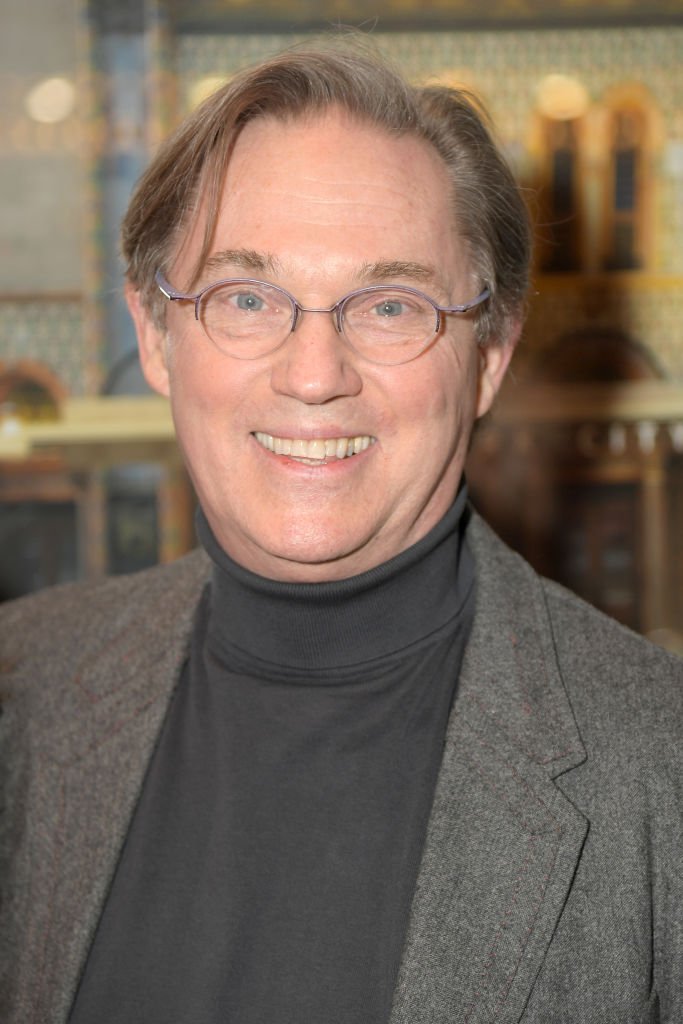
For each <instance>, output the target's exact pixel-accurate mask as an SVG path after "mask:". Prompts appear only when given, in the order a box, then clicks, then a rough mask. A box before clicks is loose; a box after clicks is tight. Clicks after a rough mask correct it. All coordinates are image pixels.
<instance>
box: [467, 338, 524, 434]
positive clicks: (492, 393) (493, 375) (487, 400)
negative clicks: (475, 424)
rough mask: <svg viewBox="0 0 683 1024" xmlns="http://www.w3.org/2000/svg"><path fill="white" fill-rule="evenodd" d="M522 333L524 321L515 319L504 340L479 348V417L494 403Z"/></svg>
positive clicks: (491, 342) (494, 341) (488, 343)
mask: <svg viewBox="0 0 683 1024" xmlns="http://www.w3.org/2000/svg"><path fill="white" fill-rule="evenodd" d="M521 333H522V321H521V320H519V321H514V322H513V323H512V324H508V331H507V337H506V338H505V340H504V341H497V340H493V341H490V342H487V343H486V344H484V345H482V346H481V347H480V348H479V386H478V393H477V419H479V417H480V416H484V415H485V414H486V413H487V412H488V411H489V409H490V408H491V406H492V405H493V399H494V398H495V397H496V395H497V394H498V390H499V388H500V386H501V384H502V383H503V378H504V377H505V373H506V371H507V368H508V366H509V364H510V360H511V359H512V356H513V353H514V351H515V347H516V345H517V342H518V341H519V336H520V334H521Z"/></svg>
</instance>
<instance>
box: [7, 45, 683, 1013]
mask: <svg viewBox="0 0 683 1024" xmlns="http://www.w3.org/2000/svg"><path fill="white" fill-rule="evenodd" d="M124 252H125V256H126V260H127V263H128V272H127V295H128V301H129V305H130V309H131V312H132V315H133V318H134V320H135V323H136V327H137V332H138V337H139V343H140V353H141V359H142V365H143V367H144V371H145V374H146V376H147V379H148V381H149V382H150V384H151V385H152V387H153V388H155V389H156V390H158V391H160V392H161V393H163V394H167V395H168V396H169V397H170V401H171V405H172V409H173V415H174V420H175V424H176V428H177V433H178V438H179V442H180V445H181V447H182V449H183V452H184V455H185V458H186V461H187V465H188V469H189V472H190V474H191V477H192V480H193V483H194V486H195V488H196V492H197V495H198V499H199V504H200V513H199V520H198V529H199V534H200V538H201V541H202V545H203V547H204V549H205V552H206V553H201V554H194V555H191V556H189V557H188V558H187V559H184V560H182V561H180V562H179V563H177V564H176V565H173V566H170V567H165V568H160V569H156V570H153V571H151V572H148V573H143V574H141V575H139V576H137V577H133V578H119V579H116V580H111V581H108V582H104V583H101V584H96V585H88V586H80V587H68V588H66V589H61V590H60V591H58V592H56V593H50V592H46V593H42V594H39V595H37V596H35V597H32V598H29V599H27V600H25V601H21V602H18V603H16V604H14V605H12V606H10V607H8V608H7V609H6V610H5V612H4V631H5V641H4V654H3V658H4V666H5V670H6V675H5V679H4V682H3V694H4V696H5V713H4V719H3V721H4V726H3V730H4V731H3V746H4V748H5V751H6V753H5V756H6V757H7V760H8V763H9V764H10V765H11V767H10V769H9V774H8V781H7V785H6V793H5V797H4V800H5V804H6V810H5V825H4V836H3V838H4V847H3V850H4V851H6V852H4V853H3V856H4V858H5V860H4V864H6V865H7V867H6V868H5V871H6V877H7V879H8V883H10V884H9V885H8V892H9V896H8V897H7V904H6V908H5V918H6V924H5V926H4V932H3V941H4V946H3V955H4V965H5V978H4V985H5V990H4V991H5V996H4V1000H5V1001H4V1010H3V1013H4V1016H3V1018H2V1019H3V1020H4V1021H8V1022H9V1021H12V1022H28V1021H31V1022H35V1021H45V1022H48V1021H49V1022H51V1024H53V1022H61V1021H67V1020H68V1021H71V1022H72V1024H81V1022H84V1021H98V1022H114V1021H116V1022H124V1021H125V1022H127V1024H130V1022H134V1021H140V1022H143V1021H144V1022H145V1024H151V1022H157V1021H158V1022H162V1021H163V1022H164V1024H169V1022H178V1024H180V1022H183V1024H185V1022H190V1021H192V1022H193V1024H194V1022H197V1024H200V1022H201V1024H204V1022H206V1024H209V1022H217V1021H231V1022H233V1021H235V1022H241V1024H243V1022H256V1021H261V1022H262V1021H278V1022H292V1024H293V1022H297V1024H303V1022H311V1024H313V1022H315V1024H319V1022H323V1021H324V1022H337V1021H338V1022H344V1024H356V1022H363V1024H379V1022H387V1021H391V1022H392V1024H398V1022H403V1024H419V1022H426V1021H430V1022H444V1024H445V1022H449V1024H452V1022H456V1021H461V1022H465V1021H468V1022H475V1021H476V1022H484V1021H490V1022H493V1021H496V1022H500V1024H502V1022H513V1021H525V1022H534V1024H541V1022H542V1024H549V1022H566V1024H570V1022H571V1024H580V1022H589V1021H590V1022H591V1024H594V1022H596V1021H601V1022H614V1024H617V1022H618V1024H624V1022H626V1021H628V1022H629V1024H635V1022H643V1024H644V1022H646V1021H647V1022H652V1021H669V1022H673V1021H680V1020H681V1019H683V923H682V919H681V909H680V908H681V905H682V903H681V898H682V897H683V878H682V868H681V864H682V860H683V854H682V852H681V851H682V850H683V823H682V816H681V778H683V773H682V772H681V767H682V766H681V721H682V712H683V687H682V686H681V683H683V674H682V672H681V665H680V663H679V662H677V661H675V660H674V659H673V658H670V657H668V656H667V655H665V654H664V653H663V652H661V651H657V650H656V649H655V648H653V647H651V646H649V645H648V644H646V643H645V642H644V641H642V640H640V639H639V638H637V637H635V636H634V635H633V634H631V633H629V632H627V631H626V630H624V629H622V628H621V627H619V626H617V625H616V624H615V623H613V622H611V621H609V620H608V619H606V618H604V617H603V616H601V615H600V614H598V613H597V612H595V611H593V610H592V609H590V608H589V607H588V606H586V605H585V604H583V603H582V602H580V601H578V599H576V598H574V597H573V596H571V595H569V594H568V593H567V592H565V591H563V590H562V589H561V588H559V587H557V586H555V585H553V584H550V583H547V582H546V581H543V580H540V579H539V578H538V577H536V576H535V574H534V573H533V572H532V570H531V569H530V568H529V567H528V566H527V565H526V564H525V563H524V562H523V561H521V560H520V559H519V558H518V557H517V556H516V555H514V554H512V553H511V552H510V551H509V550H508V549H506V548H505V547H504V546H503V545H502V544H501V543H500V541H499V540H497V538H495V536H493V534H491V532H490V531H489V530H488V529H487V528H486V526H485V525H484V524H483V523H482V522H481V521H480V520H478V518H477V517H476V515H475V514H474V513H473V512H472V511H471V510H470V509H468V507H467V504H466V494H465V485H464V481H463V465H464V460H465V454H466V451H467V446H468V442H469V439H470V435H471V431H472V427H473V424H474V423H475V421H476V419H477V418H478V417H480V416H481V415H483V414H484V413H485V412H486V411H487V410H488V409H489V407H490V405H491V402H492V401H493V398H494V396H495V394H496V392H497V390H498V388H499V386H500V383H501V380H502V378H503V376H504V373H505V370H506V367H507V365H508V362H509V359H510V356H511V354H512V351H513V349H514V345H515V342H516V340H517V337H518V335H519V331H520V325H521V319H522V306H523V301H524V295H525V290H526V282H527V273H528V261H529V231H528V226H527V221H526V215H525V212H524V207H523V204H522V202H521V200H520V197H519V194H518V191H517V189H516V187H515V185H514V182H513V180H512V177H511V175H510V173H509V171H508V170H507V168H506V166H505V164H504V162H503V161H502V159H501V157H500V156H499V154H498V152H497V151H496V149H495V146H494V145H493V143H492V141H491V139H490V137H489V134H488V132H487V129H486V128H485V126H484V124H483V122H482V119H481V116H480V115H479V114H478V113H477V111H476V109H475V107H474V106H473V105H472V104H471V103H470V101H469V100H468V99H467V98H466V97H464V96H462V95H460V94H459V93H452V92H449V91H448V90H442V89H429V90H418V89H413V88H411V87H409V86H407V85H405V84H404V83H403V82H402V81H401V80H400V78H399V77H398V76H397V75H396V74H395V73H394V72H393V71H392V70H391V69H388V68H386V67H385V66H384V65H383V64H382V63H381V62H379V61H378V60H376V59H375V58H373V57H371V56H368V55H366V54H365V53H364V52H363V51H362V50H361V51H359V50H357V49H353V48H352V49H347V48H345V47H341V48H338V49H335V48H334V47H332V48H328V49H324V48H323V49H306V50H300V51H296V50H295V51H293V52H290V53H286V54H284V55H282V56H280V57H278V58H275V59H273V60H271V61H269V62H267V63H265V64H264V65H262V66H260V67H257V68H255V69H253V70H251V71H248V72H245V73H244V74H241V75H239V76H237V78H236V79H235V80H234V81H233V82H232V83H231V84H229V85H228V86H226V87H225V88H224V89H223V90H221V91H220V92H219V93H217V94H216V95H215V96H214V97H212V98H210V99H209V100H208V101H207V103H206V104H205V105H204V106H203V107H201V108H200V109H199V110H198V111H196V112H195V113H194V114H193V115H191V116H190V118H189V119H188V121H187V122H186V123H185V124H184V125H183V126H181V128H180V129H179V130H178V131H177V132H176V134H175V135H174V136H173V138H172V139H171V140H170V141H169V142H168V143H167V145H166V146H165V147H164V148H163V149H162V150H161V152H160V153H159V154H158V156H157V157H156V159H155V160H154V161H153V163H152V165H151V167H150V169H149V170H148V171H147V173H146V175H145V176H144V178H143V179H142V181H141V183H140V185H139V187H138V190H137V193H136V195H135V196H134V198H133V201H132V203H131V207H130V209H129V212H128V214H127V217H126V220H125V223H124ZM207 554H208V558H207V557H206V555H207ZM3 866H4V865H3Z"/></svg>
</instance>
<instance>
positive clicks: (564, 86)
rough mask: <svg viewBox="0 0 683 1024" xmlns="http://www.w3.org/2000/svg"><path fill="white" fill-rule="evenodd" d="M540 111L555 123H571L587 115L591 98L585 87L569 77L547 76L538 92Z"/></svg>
mask: <svg viewBox="0 0 683 1024" xmlns="http://www.w3.org/2000/svg"><path fill="white" fill-rule="evenodd" d="M536 100H537V105H538V109H539V110H540V112H541V113H542V114H545V116H546V117H550V118H552V120H553V121H571V120H573V119H574V118H575V117H581V116H582V115H583V114H585V113H586V111H587V110H588V107H589V105H590V97H589V95H588V90H587V89H586V87H585V85H584V84H583V83H582V82H580V81H579V80H578V78H571V77H570V76H569V75H546V76H545V78H543V79H542V80H541V81H540V82H539V84H538V88H537V90H536Z"/></svg>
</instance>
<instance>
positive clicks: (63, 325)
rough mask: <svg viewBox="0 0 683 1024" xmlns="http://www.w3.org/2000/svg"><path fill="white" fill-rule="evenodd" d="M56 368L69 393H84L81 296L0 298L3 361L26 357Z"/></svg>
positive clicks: (14, 361) (84, 367)
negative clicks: (31, 298) (79, 297)
mask: <svg viewBox="0 0 683 1024" xmlns="http://www.w3.org/2000/svg"><path fill="white" fill-rule="evenodd" d="M27 358H30V359H31V360H34V361H38V362H42V363H44V364H45V365H46V366H48V367H50V369H52V370H54V371H55V372H56V373H57V375H58V376H59V378H60V379H61V381H62V383H63V384H64V385H65V387H66V389H67V390H68V392H69V393H70V394H72V395H83V394H85V392H86V390H87V388H86V379H85V374H86V362H87V361H86V352H85V341H84V331H83V312H82V304H81V302H80V301H79V300H78V299H61V298H60V299H33V300H30V301H29V300H21V301H18V300H2V301H0V363H2V364H5V366H8V367H11V366H12V364H13V363H17V362H20V361H21V360H23V359H27Z"/></svg>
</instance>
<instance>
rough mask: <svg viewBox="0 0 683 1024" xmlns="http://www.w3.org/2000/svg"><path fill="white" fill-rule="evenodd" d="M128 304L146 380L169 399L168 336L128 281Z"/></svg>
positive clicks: (126, 292)
mask: <svg viewBox="0 0 683 1024" xmlns="http://www.w3.org/2000/svg"><path fill="white" fill-rule="evenodd" d="M125 294H126V302H127V304H128V309H129V311H130V315H131V316H132V318H133V323H134V324H135V331H136V333H137V336H138V349H139V351H140V365H141V366H142V372H143V373H144V375H145V380H146V381H147V383H148V384H149V386H150V387H151V388H153V390H154V391H158V392H159V394H160V395H166V397H168V395H169V393H170V382H169V375H168V356H167V352H166V334H165V333H164V332H163V331H160V330H159V328H158V327H156V326H155V324H154V322H153V320H152V318H151V316H150V315H149V313H148V312H147V310H146V309H145V307H144V306H143V304H142V300H141V298H140V292H139V291H138V290H137V289H136V288H134V287H133V285H132V284H131V283H130V282H129V281H127V282H126V288H125Z"/></svg>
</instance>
